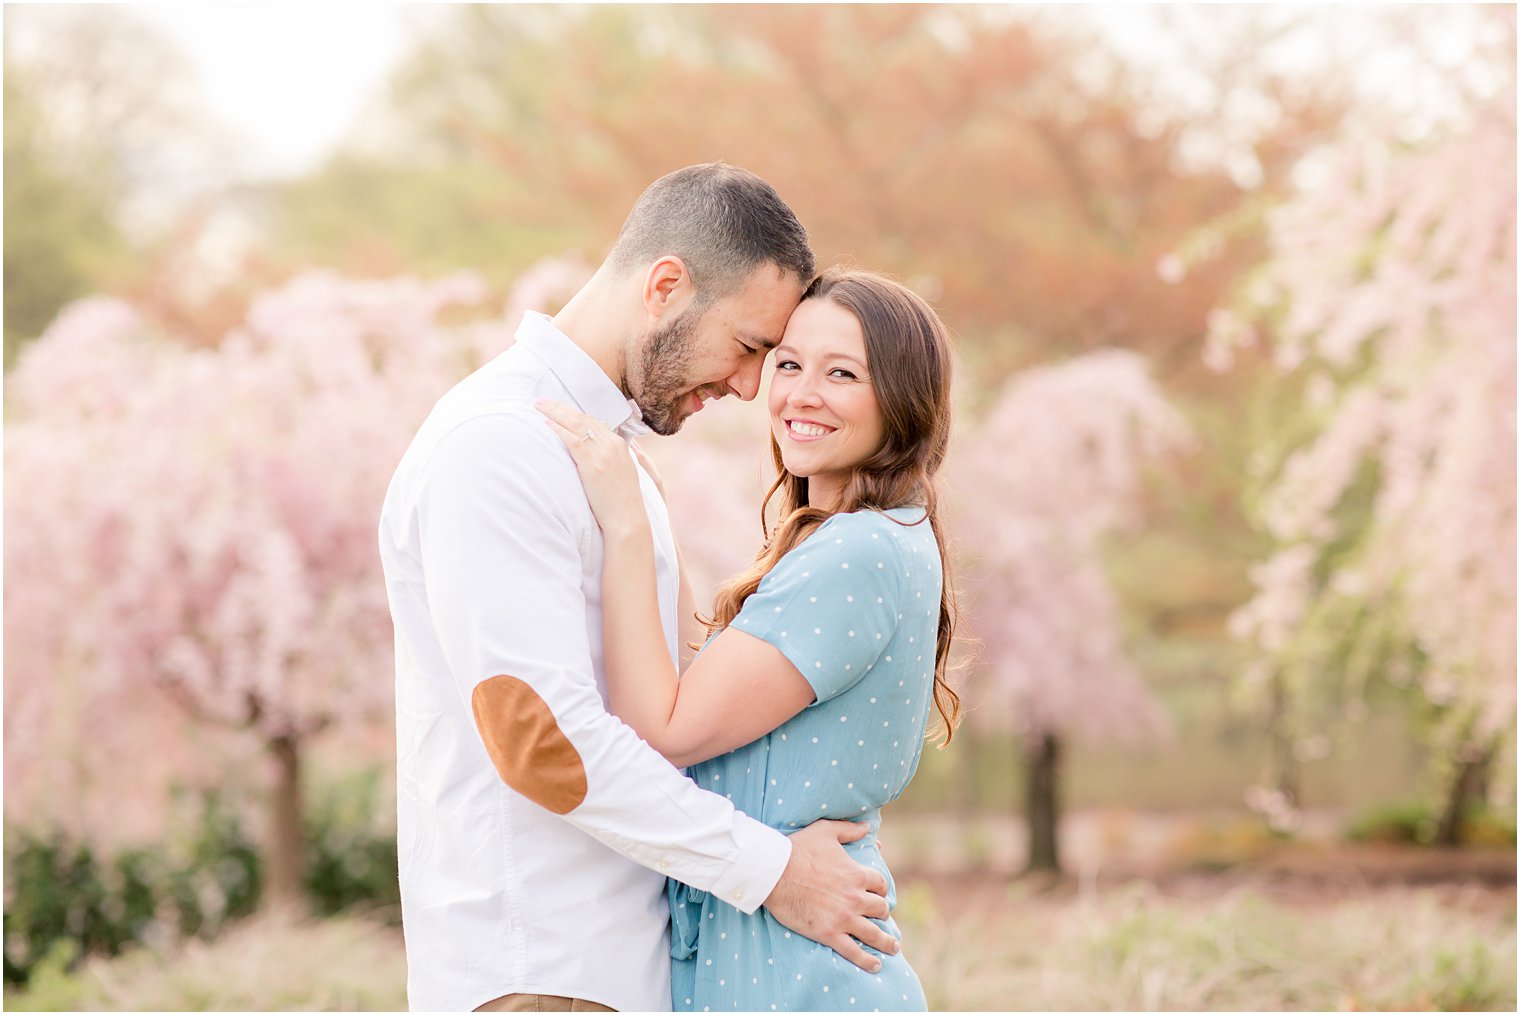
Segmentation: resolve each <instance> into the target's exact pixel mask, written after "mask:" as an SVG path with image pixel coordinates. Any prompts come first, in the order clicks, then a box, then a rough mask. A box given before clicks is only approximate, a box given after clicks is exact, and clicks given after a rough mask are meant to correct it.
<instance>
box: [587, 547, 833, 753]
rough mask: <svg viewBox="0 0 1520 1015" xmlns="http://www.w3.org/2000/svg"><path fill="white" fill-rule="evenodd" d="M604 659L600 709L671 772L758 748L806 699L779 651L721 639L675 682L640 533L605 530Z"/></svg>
mask: <svg viewBox="0 0 1520 1015" xmlns="http://www.w3.org/2000/svg"><path fill="white" fill-rule="evenodd" d="M603 533H604V535H605V537H606V538H605V541H606V549H605V556H604V558H603V565H602V586H603V590H602V631H603V651H604V653H605V658H606V663H607V698H608V705H609V706H610V708H611V710H612V711H613V713H614V714H616V715H617V716H618V718H620V719H622V720H623V721H624V722H625V723H627V724H628V725H629V726H631V727H633V730H634V732H636V733H638V735H639V736H641V737H643V738H644V739H645V740H646V741H648V742H649V745H650V746H651V747H653V748H654V749H655V750H657V751H659V752H660V753H661V754H663V755H665V757H666V758H668V759H669V760H670V763H671V764H673V765H675V766H676V767H678V768H685V767H686V766H687V765H694V764H696V763H697V762H699V761H706V760H707V759H708V758H715V757H717V756H718V755H720V754H726V753H727V752H729V751H731V750H733V749H734V748H735V747H739V746H742V745H744V744H747V743H749V742H750V741H752V740H757V739H759V738H760V737H762V736H764V735H765V734H767V733H769V732H770V731H771V730H773V729H775V728H776V727H778V726H780V725H781V724H782V723H784V722H786V721H787V720H788V719H790V718H791V717H792V716H794V715H796V714H797V713H798V712H801V711H802V710H803V709H804V708H806V707H807V706H808V705H809V704H811V703H812V700H813V689H812V687H810V686H809V685H808V683H807V681H805V680H803V679H802V675H801V674H800V673H798V672H797V668H796V667H795V666H793V665H792V664H791V663H790V662H789V661H788V660H787V658H786V657H785V656H783V655H782V654H781V652H780V651H779V650H777V649H776V648H774V647H772V646H771V645H769V644H767V643H765V642H763V641H760V640H759V639H757V638H751V637H750V636H749V635H746V634H744V633H743V632H740V631H731V630H730V631H723V632H722V633H720V634H719V635H718V636H717V637H716V638H715V639H714V640H713V643H712V644H711V645H709V646H707V650H706V651H705V652H703V653H702V654H701V656H700V657H698V658H697V659H696V660H695V661H693V662H692V664H691V665H690V666H689V667H688V668H687V670H686V673H685V675H684V676H682V677H681V678H679V679H677V677H676V671H675V667H674V666H672V665H671V663H670V654H669V652H668V651H667V650H666V648H665V635H664V632H663V631H662V630H661V626H660V616H659V607H658V606H657V605H656V602H655V599H654V597H653V596H651V595H649V594H648V592H647V590H648V589H649V588H651V587H652V586H653V584H654V544H653V541H652V540H651V538H650V535H649V526H648V524H647V522H646V523H645V524H644V525H643V526H642V527H633V526H620V527H619V528H618V529H617V530H616V531H615V532H613V533H608V532H607V531H606V529H605V528H604V529H603Z"/></svg>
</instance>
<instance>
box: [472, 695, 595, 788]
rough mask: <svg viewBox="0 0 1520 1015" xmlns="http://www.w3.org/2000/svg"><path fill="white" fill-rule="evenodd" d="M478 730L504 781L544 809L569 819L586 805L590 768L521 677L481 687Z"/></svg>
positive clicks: (476, 706) (476, 697)
mask: <svg viewBox="0 0 1520 1015" xmlns="http://www.w3.org/2000/svg"><path fill="white" fill-rule="evenodd" d="M470 704H471V707H472V709H473V710H474V712H475V728H476V729H478V730H479V731H480V739H481V740H482V741H484V742H485V745H486V753H487V754H489V755H490V756H491V763H492V764H493V765H495V766H496V772H497V774H498V775H500V776H501V781H502V782H504V783H506V784H507V785H508V786H511V787H512V788H513V789H515V790H517V792H519V793H521V794H522V795H523V796H525V797H527V798H528V799H529V800H532V801H533V802H534V803H536V804H538V805H539V806H540V807H543V808H545V809H546V810H549V811H553V812H554V813H555V814H569V813H570V812H571V811H573V810H575V809H576V808H577V807H579V806H580V805H581V801H583V800H585V799H586V766H585V765H584V764H583V763H582V762H581V756H580V755H579V754H577V753H576V751H575V746H574V745H573V744H571V743H570V740H569V738H568V737H566V736H565V734H564V732H563V731H562V730H561V729H560V728H559V723H557V722H555V720H554V713H553V712H551V711H549V706H548V705H547V704H546V703H545V702H544V699H542V698H540V697H539V696H538V692H536V691H534V690H533V688H531V687H529V686H528V684H527V682H526V681H523V680H520V679H518V678H517V677H511V676H507V675H505V674H503V675H501V676H496V677H491V678H490V679H488V680H482V681H481V682H480V683H479V684H477V685H475V693H474V694H473V695H471V698H470Z"/></svg>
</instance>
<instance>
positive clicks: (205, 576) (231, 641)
mask: <svg viewBox="0 0 1520 1015" xmlns="http://www.w3.org/2000/svg"><path fill="white" fill-rule="evenodd" d="M584 277H585V273H584V270H583V269H582V268H580V267H579V266H577V265H573V264H570V263H568V262H566V263H560V262H554V263H550V264H548V265H545V266H541V267H540V268H538V269H535V271H533V272H530V273H529V275H528V276H526V277H525V279H524V281H523V284H522V285H520V286H519V287H518V288H517V290H516V291H515V292H514V293H513V294H512V296H511V297H510V298H509V300H508V306H509V309H508V311H507V314H505V315H503V314H500V313H492V312H491V311H490V310H488V309H487V310H484V311H483V310H482V309H481V304H482V302H483V301H484V300H485V298H486V296H487V293H486V290H485V287H484V285H483V283H482V282H481V281H480V280H479V279H477V278H476V277H474V276H471V275H467V274H466V275H457V276H453V277H449V278H444V279H441V280H438V281H433V282H424V281H420V280H416V279H408V278H401V279H393V280H388V281H366V282H360V281H352V280H345V279H342V278H339V277H336V276H334V275H330V274H324V273H315V274H309V275H305V276H302V277H300V278H297V279H295V280H293V281H291V282H290V283H288V284H287V285H285V286H284V287H282V288H280V289H278V290H276V291H273V292H270V293H268V294H265V295H263V296H261V297H260V298H258V299H256V300H255V301H254V302H253V303H252V304H251V306H250V308H249V310H248V313H247V317H246V320H245V321H244V322H243V324H242V325H241V326H240V327H238V328H236V329H234V330H233V331H232V332H231V333H229V334H228V335H226V336H225V337H224V338H222V340H221V341H220V342H219V343H218V344H216V345H215V346H213V347H211V348H201V349H192V348H188V347H186V346H184V345H180V344H175V343H171V342H168V341H165V340H164V339H162V338H161V337H158V336H156V335H155V334H154V330H153V328H152V327H151V326H150V325H149V324H148V323H147V322H145V321H144V320H143V319H142V317H141V316H140V315H139V314H138V313H137V312H136V311H135V310H134V309H133V308H132V307H130V306H127V305H125V304H123V303H120V302H116V301H111V300H105V299H90V300H86V301H83V302H81V303H78V304H75V305H73V306H71V307H69V308H67V309H66V310H65V311H64V312H63V313H62V314H61V315H60V317H59V318H58V319H57V321H55V323H54V324H53V326H52V327H51V328H50V329H49V330H48V332H47V333H46V334H45V335H44V336H43V337H42V338H41V339H39V340H38V341H37V342H36V343H35V344H34V345H33V346H32V347H31V348H30V349H29V350H28V351H27V354H26V355H25V357H24V358H23V360H22V362H21V363H20V364H19V366H18V368H17V370H16V372H15V374H14V376H13V377H12V378H11V382H10V391H9V395H10V399H11V405H10V409H11V419H10V420H9V422H8V426H7V433H6V452H7V453H6V461H5V478H6V486H7V496H6V498H5V522H6V527H7V530H8V536H9V539H8V543H7V553H6V557H5V577H6V582H5V654H6V660H5V661H6V677H7V679H6V682H5V698H6V716H5V722H6V734H7V735H6V765H5V783H6V810H7V817H8V818H10V817H12V816H15V817H16V818H17V819H19V820H23V821H55V822H61V823H65V824H68V825H71V826H72V827H73V828H74V829H75V830H76V831H78V832H80V833H81V834H85V835H89V836H92V837H99V836H101V835H110V834H117V835H121V834H135V835H136V836H149V835H152V834H154V832H155V827H156V828H157V834H162V828H161V821H162V814H161V804H162V802H163V800H164V799H165V797H166V789H167V786H168V784H169V783H170V782H171V781H192V782H193V781H196V780H208V779H218V778H223V777H226V775H227V767H226V766H227V765H228V764H229V763H233V764H237V763H241V764H246V763H247V762H248V761H249V760H251V759H250V758H249V757H248V756H247V751H246V750H241V752H240V749H239V748H238V747H237V744H238V742H239V741H240V740H241V741H243V742H247V741H249V740H250V739H251V740H252V742H254V743H256V744H257V746H258V748H259V750H260V751H261V752H262V753H263V754H264V756H265V757H266V759H267V763H268V766H269V769H270V770H271V776H270V784H271V785H270V788H269V793H268V799H269V801H270V804H269V809H268V814H267V822H266V825H267V836H268V848H267V851H266V871H267V880H266V886H267V891H268V895H267V898H269V899H270V900H272V901H279V900H289V899H293V898H295V897H297V896H298V894H299V890H300V879H301V874H302V870H303V866H304V856H303V854H304V846H303V842H302V835H301V812H302V796H301V790H302V777H301V773H302V759H303V755H304V754H305V752H306V751H307V749H308V748H309V746H310V744H311V743H312V742H313V740H314V739H316V738H317V737H318V736H320V735H321V734H323V733H324V731H326V730H328V729H332V728H354V727H359V726H365V727H369V726H374V725H378V724H383V723H384V722H385V721H386V720H387V718H388V716H389V715H390V714H391V708H392V701H393V698H392V688H393V676H392V672H393V660H392V636H391V629H390V617H389V610H388V608H387V604H386V596H385V587H384V582H383V579H382V577H381V574H380V568H379V560H378V552H377V550H376V544H375V538H376V537H375V532H376V526H377V524H378V517H379V510H380V503H381V500H382V498H383V496H384V493H385V488H386V485H387V483H388V481H389V478H390V475H391V472H392V470H393V469H394V468H395V465H396V463H397V462H398V461H399V459H400V456H401V453H402V451H403V450H404V449H405V447H406V445H407V443H408V441H409V440H410V438H411V435H412V434H413V432H414V431H415V429H416V427H417V426H418V425H419V424H420V422H421V420H422V418H423V416H425V415H426V413H427V411H428V409H429V408H430V407H431V405H432V403H433V401H434V400H436V398H437V397H438V396H439V395H441V394H442V393H443V392H444V391H445V390H447V389H448V387H449V386H450V385H451V384H452V383H453V382H454V381H455V380H457V379H458V378H460V377H463V376H464V375H465V374H466V373H468V372H469V371H470V370H472V369H473V368H474V367H475V366H477V365H479V364H480V363H481V362H483V360H484V359H485V358H486V357H489V356H492V355H495V354H496V353H497V352H499V351H501V350H503V349H505V348H506V347H507V346H509V345H510V344H511V341H512V332H513V330H514V326H515V324H516V318H517V317H519V316H520V311H521V308H522V307H523V306H524V305H526V304H532V305H537V306H543V307H545V308H546V309H553V306H552V304H551V301H552V300H555V299H562V298H563V297H564V296H565V295H567V294H568V293H567V289H568V290H573V288H574V285H575V284H578V282H579V280H581V279H583V278H584ZM461 318H463V320H462V322H460V319H461ZM509 318H510V319H509ZM226 730H236V731H244V732H245V733H251V734H252V737H251V738H249V737H247V736H244V737H242V738H238V737H228V736H226V735H224V734H221V733H218V731H226ZM127 801H131V803H130V804H128V803H127ZM144 802H146V803H147V804H148V806H140V804H141V803H144ZM129 816H130V817H131V818H132V823H131V825H130V827H129V828H127V829H124V828H123V827H122V824H123V819H124V818H126V817H129Z"/></svg>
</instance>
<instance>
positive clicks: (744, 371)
mask: <svg viewBox="0 0 1520 1015" xmlns="http://www.w3.org/2000/svg"><path fill="white" fill-rule="evenodd" d="M764 365H765V364H764V363H762V362H761V360H760V358H759V357H755V358H753V359H751V360H749V361H748V362H746V363H744V364H742V365H741V366H740V367H739V369H738V370H735V371H734V372H733V373H731V374H729V375H728V390H730V391H732V392H733V393H734V394H736V395H738V396H739V400H740V401H741V402H749V401H753V400H754V397H755V395H756V394H758V393H759V391H760V371H761V369H762V368H763V367H764Z"/></svg>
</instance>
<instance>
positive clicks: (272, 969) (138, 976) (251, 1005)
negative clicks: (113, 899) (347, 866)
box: [5, 915, 406, 1011]
mask: <svg viewBox="0 0 1520 1015" xmlns="http://www.w3.org/2000/svg"><path fill="white" fill-rule="evenodd" d="M57 958H58V961H57V962H56V963H54V964H52V965H51V966H50V967H48V968H44V969H43V970H42V971H41V972H40V973H39V974H37V975H34V977H33V979H32V982H31V983H30V984H29V985H28V987H27V989H26V990H24V991H19V992H16V993H13V994H12V993H8V994H7V996H6V999H5V1007H6V1009H7V1010H10V1011H396V1010H405V1008H406V958H405V955H404V954H403V952H402V946H401V935H400V933H399V932H398V931H396V930H395V929H393V928H388V927H385V926H382V925H381V924H379V923H374V922H370V921H367V920H362V919H358V918H353V917H333V918H330V919H326V920H322V921H320V922H313V921H308V920H294V919H290V918H288V917H283V916H279V915H266V916H259V917H254V918H250V919H247V920H244V921H242V922H240V923H237V924H234V925H233V926H231V927H229V928H228V929H227V930H226V931H224V932H223V933H222V935H221V936H220V937H218V938H217V939H216V940H215V941H214V942H211V943H209V944H207V943H204V942H199V941H186V942H183V943H181V944H179V945H178V946H175V947H174V948H171V949H167V950H164V951H155V950H150V949H146V948H143V949H138V950H135V951H132V952H128V953H126V954H123V955H120V956H118V957H117V958H114V959H90V960H88V961H86V962H85V963H84V964H83V965H82V966H80V967H79V968H78V969H76V970H75V971H74V972H72V973H67V972H64V971H63V968H62V967H63V966H64V965H65V964H66V963H67V959H68V956H67V955H66V954H60V955H59V956H58V957H57Z"/></svg>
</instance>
